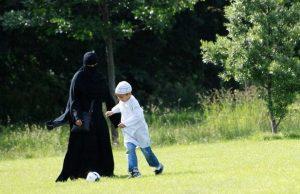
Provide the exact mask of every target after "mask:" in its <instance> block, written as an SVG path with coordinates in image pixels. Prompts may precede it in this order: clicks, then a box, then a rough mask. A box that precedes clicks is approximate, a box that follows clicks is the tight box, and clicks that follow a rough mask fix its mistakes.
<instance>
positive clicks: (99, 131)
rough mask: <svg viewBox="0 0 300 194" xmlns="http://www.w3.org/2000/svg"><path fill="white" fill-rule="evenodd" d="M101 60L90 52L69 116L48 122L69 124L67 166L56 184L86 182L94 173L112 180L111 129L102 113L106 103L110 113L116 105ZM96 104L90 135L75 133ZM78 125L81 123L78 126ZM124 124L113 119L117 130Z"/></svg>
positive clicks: (73, 85) (73, 90) (70, 102)
mask: <svg viewBox="0 0 300 194" xmlns="http://www.w3.org/2000/svg"><path fill="white" fill-rule="evenodd" d="M96 67H97V56H96V54H95V53H94V52H87V53H85V55H84V57H83V66H82V67H81V68H80V69H79V70H78V71H77V72H76V73H75V75H74V77H73V79H72V81H71V86H70V92H69V100H68V103H67V107H66V110H65V113H64V114H63V115H61V116H60V117H58V118H56V119H55V120H53V121H50V122H48V124H47V125H48V128H50V129H52V128H54V127H56V126H60V125H61V124H63V123H65V122H66V121H69V123H70V128H71V130H70V137H69V144H68V150H67V153H66V156H65V159H64V164H63V168H62V171H61V173H60V175H59V176H58V178H57V180H56V182H61V181H66V180H67V179H68V178H71V179H76V178H85V177H86V176H87V173H88V172H90V171H95V172H98V173H99V174H100V175H101V176H112V175H113V171H114V160H113V154H112V148H111V142H110V135H109V129H108V126H107V122H106V120H105V118H104V116H103V112H102V102H106V105H107V108H108V109H110V108H112V107H113V106H114V105H115V102H114V99H113V97H112V96H111V95H110V93H109V88H108V84H107V82H106V80H105V79H104V76H101V74H100V73H98V72H97V71H96ZM92 101H94V104H93V108H92V109H93V110H92V118H91V126H90V130H89V131H88V132H80V131H79V132H72V127H73V125H74V124H75V123H80V121H82V119H83V118H82V112H89V110H90V108H91V103H92ZM76 121H77V122H76ZM119 121H120V115H117V116H116V117H114V118H111V122H112V123H113V124H114V126H117V124H118V123H119Z"/></svg>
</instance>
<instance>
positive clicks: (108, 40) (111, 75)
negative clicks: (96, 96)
mask: <svg viewBox="0 0 300 194" xmlns="http://www.w3.org/2000/svg"><path fill="white" fill-rule="evenodd" d="M102 16H103V21H104V22H105V23H106V24H107V25H108V24H109V10H108V6H107V3H106V2H105V1H104V2H103V4H102ZM104 41H105V45H106V61H107V74H108V86H109V91H110V94H111V95H112V96H115V95H114V93H115V92H114V90H115V86H116V81H115V62H114V50H113V37H112V35H111V33H110V32H107V34H106V35H105V37H104ZM114 100H115V102H116V103H117V99H116V98H114ZM111 134H112V141H113V143H115V144H118V136H119V134H118V130H117V129H116V128H115V127H114V126H113V125H111Z"/></svg>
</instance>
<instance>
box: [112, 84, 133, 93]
mask: <svg viewBox="0 0 300 194" xmlns="http://www.w3.org/2000/svg"><path fill="white" fill-rule="evenodd" d="M131 91H132V87H131V85H130V84H129V83H128V82H127V81H121V82H120V83H118V85H117V87H116V90H115V93H116V94H127V93H130V92H131Z"/></svg>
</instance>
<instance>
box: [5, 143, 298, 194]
mask: <svg viewBox="0 0 300 194" xmlns="http://www.w3.org/2000/svg"><path fill="white" fill-rule="evenodd" d="M154 151H155V152H156V154H157V156H158V157H159V159H160V160H161V161H162V162H163V163H164V165H165V172H164V174H162V175H160V176H155V175H154V174H153V172H152V169H150V167H148V166H147V164H146V163H145V160H144V159H143V158H142V155H141V153H140V151H138V154H139V155H138V157H139V159H140V160H139V163H140V170H141V173H142V177H141V178H138V179H127V178H126V177H127V173H126V158H125V152H124V150H123V149H116V150H114V156H115V174H116V177H115V178H102V179H101V180H100V182H97V183H88V182H86V181H85V180H77V181H68V182H67V183H54V180H55V178H56V176H57V175H58V174H59V172H60V170H61V166H62V161H63V156H61V157H50V158H35V159H17V160H2V161H0V175H1V176H0V193H1V194H2V193H3V194H4V193H5V194H10V193H13V194H15V193H30V194H32V193H39V194H41V193H42V194H46V193H172V194H174V193H300V184H299V183H300V142H299V140H273V141H249V140H247V141H246V140H245V141H229V142H222V143H211V144H194V145H173V146H167V147H154Z"/></svg>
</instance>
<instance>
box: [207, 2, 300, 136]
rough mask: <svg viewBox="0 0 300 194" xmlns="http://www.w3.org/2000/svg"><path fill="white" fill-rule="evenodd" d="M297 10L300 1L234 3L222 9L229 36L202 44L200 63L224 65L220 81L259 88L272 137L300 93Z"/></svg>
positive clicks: (299, 14)
mask: <svg viewBox="0 0 300 194" xmlns="http://www.w3.org/2000/svg"><path fill="white" fill-rule="evenodd" d="M299 10H300V2H299V1H291V0H254V1H247V0H235V1H233V2H232V4H231V5H230V6H228V7H226V9H225V17H226V18H227V20H228V23H227V24H226V27H227V30H228V35H227V36H226V37H220V36H218V37H217V40H216V42H215V43H212V42H206V41H203V42H202V49H203V58H204V61H205V62H211V63H214V64H216V65H221V66H223V67H224V69H225V72H224V73H223V74H222V75H221V77H222V78H223V79H229V78H230V77H234V78H235V80H237V81H238V82H240V83H245V82H247V83H251V84H254V85H256V86H257V87H258V88H259V89H260V95H261V97H262V99H263V100H265V102H266V104H267V107H268V111H269V118H270V124H271V128H272V133H277V131H278V126H279V124H280V122H281V121H282V119H283V118H284V116H285V115H286V113H287V107H288V105H289V104H291V103H292V102H293V101H294V99H295V96H296V94H297V93H298V92H299V91H300V60H299V46H298V47H297V44H298V45H299V34H300V12H299Z"/></svg>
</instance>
